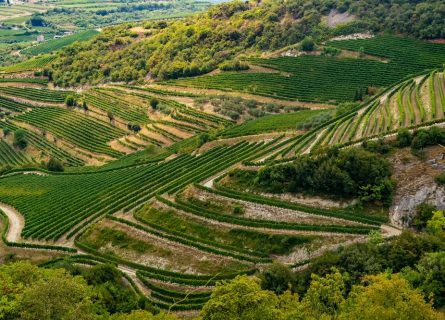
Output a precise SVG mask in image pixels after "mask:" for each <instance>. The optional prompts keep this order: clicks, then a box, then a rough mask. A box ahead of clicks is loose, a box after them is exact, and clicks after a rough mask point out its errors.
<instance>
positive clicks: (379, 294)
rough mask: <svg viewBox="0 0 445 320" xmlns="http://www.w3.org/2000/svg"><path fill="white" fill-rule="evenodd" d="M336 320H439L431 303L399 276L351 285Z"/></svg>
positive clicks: (389, 276) (374, 278) (367, 277)
mask: <svg viewBox="0 0 445 320" xmlns="http://www.w3.org/2000/svg"><path fill="white" fill-rule="evenodd" d="M338 319H345V320H346V319H348V320H349V319H358V320H360V319H363V320H364V319H366V320H373V319H375V320H377V319H395V320H404V319H412V320H421V319H431V320H433V319H435V320H438V319H440V316H439V314H438V313H437V312H435V311H434V309H433V308H432V306H431V304H428V303H425V300H424V298H423V296H422V295H421V294H420V293H419V292H417V291H415V290H413V289H411V288H410V286H409V283H408V281H406V280H405V279H403V278H402V277H400V276H398V275H391V274H380V275H377V276H366V277H365V278H364V280H363V284H362V285H359V286H354V287H353V289H352V291H351V293H350V294H349V297H348V299H347V300H346V301H345V302H344V303H343V304H342V306H341V313H340V315H339V317H338Z"/></svg>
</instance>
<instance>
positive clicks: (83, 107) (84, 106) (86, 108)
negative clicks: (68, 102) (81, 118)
mask: <svg viewBox="0 0 445 320" xmlns="http://www.w3.org/2000/svg"><path fill="white" fill-rule="evenodd" d="M82 109H83V111H85V112H87V111H88V105H87V103H86V101H84V102H83V103H82Z"/></svg>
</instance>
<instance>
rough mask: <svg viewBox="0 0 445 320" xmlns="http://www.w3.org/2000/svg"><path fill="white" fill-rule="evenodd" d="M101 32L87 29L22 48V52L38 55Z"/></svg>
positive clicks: (87, 38)
mask: <svg viewBox="0 0 445 320" xmlns="http://www.w3.org/2000/svg"><path fill="white" fill-rule="evenodd" d="M97 34H99V32H98V31H96V30H85V31H81V32H78V33H75V34H73V35H70V36H66V37H63V38H59V39H53V40H49V41H46V42H44V43H41V44H38V45H36V46H33V47H29V48H27V49H25V50H22V53H23V54H25V55H28V56H36V55H39V54H46V53H50V52H53V51H57V50H59V49H61V48H63V47H65V46H67V45H70V44H72V43H74V42H76V41H86V40H89V39H91V38H92V37H94V36H96V35H97Z"/></svg>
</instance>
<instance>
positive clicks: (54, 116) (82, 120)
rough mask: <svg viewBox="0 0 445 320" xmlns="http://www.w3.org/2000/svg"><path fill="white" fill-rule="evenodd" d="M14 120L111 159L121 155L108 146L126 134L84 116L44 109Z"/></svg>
mask: <svg viewBox="0 0 445 320" xmlns="http://www.w3.org/2000/svg"><path fill="white" fill-rule="evenodd" d="M14 119H15V120H18V121H22V122H25V123H28V124H30V125H33V126H35V127H37V128H40V129H41V130H45V131H49V132H52V133H54V134H55V135H57V136H59V137H61V138H64V139H66V140H67V141H69V142H71V143H73V144H74V145H76V146H79V147H81V148H83V149H85V150H88V151H90V152H93V153H99V154H106V155H109V156H111V157H120V156H121V155H122V154H121V153H119V152H117V151H115V150H113V149H111V148H110V147H109V146H108V145H107V143H108V142H109V141H111V140H113V139H115V138H118V137H120V136H123V135H124V134H125V132H124V131H123V130H121V129H118V128H116V127H113V126H111V125H108V124H106V123H105V122H99V121H97V120H93V119H91V118H89V117H87V116H85V115H83V114H81V113H78V112H74V111H70V110H67V109H62V108H58V107H45V108H35V109H33V110H32V111H30V112H27V113H24V114H22V115H19V116H17V117H15V118H14Z"/></svg>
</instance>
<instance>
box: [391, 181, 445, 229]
mask: <svg viewBox="0 0 445 320" xmlns="http://www.w3.org/2000/svg"><path fill="white" fill-rule="evenodd" d="M422 203H428V204H431V205H433V206H435V207H437V208H438V209H439V210H444V209H445V187H440V186H437V185H436V184H434V185H432V186H424V187H421V188H420V189H419V190H417V192H416V193H415V194H407V195H405V196H403V197H402V198H401V199H400V200H399V201H397V203H395V204H394V206H393V207H391V209H390V216H391V222H392V223H393V224H394V225H397V226H400V227H406V226H408V225H409V223H410V222H411V220H412V219H413V216H414V214H415V212H416V207H417V206H418V205H420V204H422Z"/></svg>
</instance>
